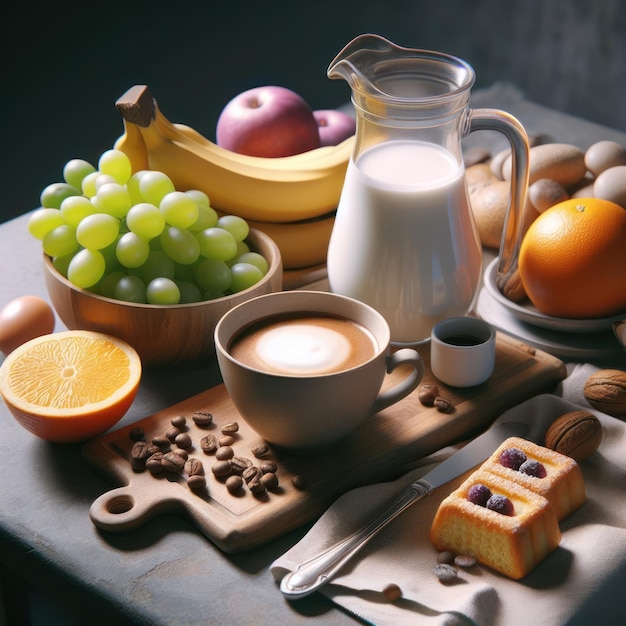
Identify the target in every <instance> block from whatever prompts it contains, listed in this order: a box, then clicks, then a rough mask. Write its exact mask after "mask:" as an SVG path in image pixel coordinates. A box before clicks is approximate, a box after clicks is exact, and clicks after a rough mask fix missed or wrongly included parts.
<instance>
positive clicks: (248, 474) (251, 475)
mask: <svg viewBox="0 0 626 626" xmlns="http://www.w3.org/2000/svg"><path fill="white" fill-rule="evenodd" d="M241 476H242V477H243V479H244V480H245V481H246V482H247V483H251V482H252V481H254V480H260V479H261V476H263V472H262V471H261V468H260V467H256V465H251V466H250V467H246V468H245V469H244V470H243V472H242V473H241Z"/></svg>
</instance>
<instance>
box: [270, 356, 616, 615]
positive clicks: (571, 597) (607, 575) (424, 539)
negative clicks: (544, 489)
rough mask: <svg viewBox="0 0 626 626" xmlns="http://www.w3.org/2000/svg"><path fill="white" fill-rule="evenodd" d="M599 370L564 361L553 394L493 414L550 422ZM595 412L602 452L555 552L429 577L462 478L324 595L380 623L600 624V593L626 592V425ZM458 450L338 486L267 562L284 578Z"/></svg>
mask: <svg viewBox="0 0 626 626" xmlns="http://www.w3.org/2000/svg"><path fill="white" fill-rule="evenodd" d="M596 369H597V368H595V367H593V366H591V365H587V364H583V365H580V364H579V365H572V366H568V370H569V371H568V376H567V378H566V379H565V380H564V381H562V382H561V383H560V384H559V386H558V388H557V389H556V390H555V392H554V393H553V394H542V395H540V396H536V397H534V398H532V399H530V400H528V401H526V402H524V403H522V404H520V405H518V406H516V407H514V408H512V409H510V410H509V411H507V412H506V413H504V414H503V415H502V416H500V417H499V418H498V420H496V421H497V422H499V421H503V420H512V419H514V421H530V422H533V423H535V424H537V423H541V424H543V426H544V427H547V425H548V424H549V423H551V422H552V421H553V420H554V419H555V418H556V417H558V416H559V415H561V414H563V413H565V412H566V411H569V410H577V409H580V408H585V409H587V410H591V409H590V407H589V405H588V404H587V402H586V400H585V399H584V397H583V395H582V388H583V383H584V381H585V380H586V378H587V377H588V376H589V375H590V374H591V373H593V372H594V371H596ZM592 412H593V413H594V414H595V415H597V417H598V418H599V419H600V421H601V423H602V426H603V440H602V443H601V445H600V448H599V449H598V451H597V452H596V453H594V454H593V455H592V456H591V457H589V458H588V459H587V460H585V461H583V462H581V464H580V465H581V469H582V472H583V476H584V479H585V486H586V491H587V501H586V503H585V504H584V505H583V506H582V508H580V509H578V510H577V511H575V512H574V513H572V514H571V515H569V516H568V517H567V518H565V519H564V520H562V521H561V523H560V527H561V532H562V540H561V544H560V545H559V547H558V548H557V550H556V551H555V552H553V553H552V554H550V555H549V556H548V557H547V558H546V559H545V560H544V561H543V562H542V563H540V564H539V565H538V566H537V567H536V568H535V569H534V570H533V571H532V572H531V573H530V574H528V575H527V576H526V577H525V578H524V579H522V580H521V581H513V580H510V579H508V578H506V577H505V576H501V575H499V574H497V573H496V572H494V571H492V570H489V569H488V568H486V567H483V566H480V565H479V566H477V567H475V568H472V569H471V570H459V580H458V582H456V583H454V584H442V583H441V582H439V580H438V579H437V578H436V576H435V575H434V573H433V568H434V566H435V565H436V552H435V550H434V548H433V547H432V545H431V544H430V541H429V539H428V532H429V529H430V524H431V522H432V519H433V517H434V515H435V512H436V510H437V507H438V506H439V503H440V502H441V500H442V499H443V498H444V497H445V496H446V495H448V493H450V491H452V490H453V489H454V488H456V486H457V485H458V484H460V482H461V479H458V480H457V481H453V482H451V483H448V484H447V485H444V486H442V487H440V488H439V489H437V490H435V491H433V492H432V493H431V494H430V495H428V496H427V497H425V498H423V499H422V500H420V501H418V502H417V503H416V504H414V505H413V506H412V507H410V508H409V509H408V510H407V511H405V512H404V513H403V514H402V515H400V516H399V517H398V518H397V519H396V520H394V521H393V522H392V523H391V524H390V525H389V526H387V527H386V528H385V529H384V530H383V531H382V532H381V533H380V534H379V535H377V536H376V537H374V538H373V539H372V540H371V541H370V542H369V543H368V544H367V545H366V546H365V547H364V548H363V549H362V551H361V552H360V553H359V554H357V555H356V556H355V557H353V559H352V560H351V561H350V562H349V563H348V564H347V565H346V566H344V568H343V569H342V570H341V572H340V573H339V575H337V577H336V578H334V579H333V581H332V582H330V583H328V584H327V585H325V586H324V587H322V588H321V590H320V593H323V594H324V595H325V596H327V597H328V598H330V599H331V600H332V601H333V602H335V603H336V604H338V605H340V606H342V607H343V608H344V609H346V610H347V611H349V612H350V613H352V614H353V615H355V616H357V617H359V618H360V619H362V620H364V621H365V622H368V623H372V624H377V625H380V626H386V625H392V624H393V625H397V624H402V625H410V624H428V625H430V624H433V625H435V624H436V625H446V626H449V625H466V624H479V625H480V626H491V625H493V626H497V625H502V626H514V625H516V624H524V625H525V626H526V625H529V624H533V625H534V624H546V625H557V624H565V623H567V622H568V621H570V620H573V621H574V622H576V619H578V618H575V616H576V615H581V616H584V615H585V612H586V611H591V610H593V611H594V615H593V618H592V620H593V623H596V624H602V623H603V622H602V619H601V615H600V614H598V613H597V612H596V610H597V609H596V608H595V607H596V606H597V605H598V604H599V605H600V606H601V607H602V606H603V605H602V594H603V593H610V592H611V590H612V589H621V590H622V594H623V592H624V591H625V590H626V585H625V583H624V580H626V578H625V575H626V497H625V495H626V423H624V422H623V421H621V420H618V419H616V418H612V417H609V416H607V415H605V414H603V413H600V412H598V411H592ZM455 449H456V448H454V447H449V448H446V449H444V450H441V451H439V452H437V453H436V454H434V455H431V456H430V457H427V458H426V459H424V460H423V464H421V465H420V466H418V467H416V468H415V469H412V470H411V471H410V472H409V473H407V474H406V475H404V476H403V477H402V478H400V479H398V480H396V481H394V482H388V483H381V484H375V485H369V486H365V487H361V488H358V489H354V490H352V491H350V492H348V493H346V494H344V495H343V496H342V497H340V498H339V499H338V500H337V501H336V502H335V503H333V505H332V506H331V507H330V508H329V509H328V510H327V511H326V512H325V513H324V514H323V515H322V517H321V518H320V519H319V520H318V522H317V523H316V524H315V525H314V526H313V527H312V528H311V529H310V531H309V532H308V533H307V534H306V535H305V536H304V537H303V538H302V539H301V540H300V541H299V542H298V543H297V544H296V545H295V546H293V547H292V548H291V549H290V550H289V551H288V552H286V553H285V554H284V555H283V556H281V557H279V558H278V559H276V561H274V563H273V564H272V565H271V568H270V570H271V572H272V574H273V576H274V578H275V580H276V581H280V579H281V578H282V577H283V576H284V575H285V574H286V573H287V572H289V571H293V570H294V569H295V568H296V567H297V566H298V564H299V563H301V562H302V561H304V560H306V559H308V558H310V557H312V556H314V555H316V554H318V553H319V552H320V551H321V550H323V549H325V548H327V547H329V546H330V545H332V544H334V543H335V542H336V541H338V540H340V539H342V538H343V537H345V536H346V535H348V534H349V533H350V532H351V531H353V530H356V529H357V528H359V527H360V526H362V525H363V524H364V523H366V522H368V521H370V520H371V519H372V517H373V516H374V515H375V514H376V512H377V511H379V510H380V509H381V507H382V506H384V505H385V504H386V503H387V502H390V501H391V500H392V499H393V498H394V496H395V495H396V494H397V493H398V492H400V491H401V490H402V488H403V487H404V486H405V485H407V484H409V483H410V482H412V481H414V480H416V479H417V478H419V477H421V476H423V475H424V474H425V473H426V472H428V471H429V470H430V469H432V467H434V466H435V465H436V464H437V463H438V462H440V461H442V460H443V459H445V458H447V457H448V456H449V455H450V454H452V453H453V452H454V451H455ZM390 583H395V584H397V585H398V586H399V587H400V589H401V590H402V597H401V598H400V599H399V600H396V601H395V602H390V601H389V600H387V599H386V598H385V596H384V594H383V589H384V588H385V587H386V586H387V585H388V584H390ZM295 602H297V601H295ZM614 603H615V598H614V597H613V602H612V604H613V605H614ZM623 604H624V605H626V601H624V603H623ZM589 607H594V608H593V609H591V608H589ZM580 619H584V618H580ZM576 623H581V624H583V623H585V621H580V622H576ZM587 623H592V622H588V621H587ZM604 623H609V622H604ZM611 623H614V622H611ZM622 623H626V622H622Z"/></svg>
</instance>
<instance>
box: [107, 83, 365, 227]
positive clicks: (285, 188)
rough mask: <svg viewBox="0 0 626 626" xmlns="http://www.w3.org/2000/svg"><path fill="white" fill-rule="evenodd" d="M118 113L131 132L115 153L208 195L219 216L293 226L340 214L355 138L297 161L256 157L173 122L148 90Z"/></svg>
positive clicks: (128, 98)
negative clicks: (120, 153) (234, 150)
mask: <svg viewBox="0 0 626 626" xmlns="http://www.w3.org/2000/svg"><path fill="white" fill-rule="evenodd" d="M116 107H117V109H118V111H119V112H120V113H121V115H122V117H123V119H124V134H123V135H122V136H121V137H120V138H119V139H118V140H117V141H116V143H115V147H116V148H118V149H120V150H123V151H124V152H125V153H126V154H127V155H128V157H129V158H130V160H131V162H132V164H133V170H134V171H137V170H141V169H154V170H160V171H162V172H164V173H166V174H167V175H168V176H169V177H170V178H171V179H172V182H173V183H174V185H175V186H176V188H177V189H182V190H184V189H199V190H201V191H204V192H205V193H206V194H207V195H208V196H209V198H210V199H211V206H213V207H214V208H215V209H216V210H217V211H221V212H224V213H230V214H233V215H239V216H240V217H243V218H245V219H248V220H255V221H261V222H274V223H276V222H280V223H286V222H298V221H302V220H309V219H312V218H319V217H321V216H326V215H328V214H329V213H330V212H332V211H334V210H335V209H336V208H337V204H338V203H339V196H340V194H341V189H342V187H343V182H344V177H345V174H346V168H347V166H348V161H349V159H350V155H351V154H352V149H353V145H354V137H351V138H349V139H346V140H345V141H344V142H342V143H341V144H339V145H338V146H327V147H322V148H317V149H315V150H310V151H308V152H304V153H302V154H297V155H294V156H289V157H278V158H273V159H270V158H262V157H252V156H247V155H242V154H236V153H234V152H231V151H229V150H225V149H224V148H221V147H220V146H218V145H217V144H215V143H213V142H212V141H210V140H208V139H207V138H206V137H204V136H203V135H202V134H200V133H198V132H197V131H196V130H194V129H193V128H190V127H189V126H186V125H184V124H177V123H172V122H170V121H169V120H168V119H167V118H166V117H165V116H164V115H163V113H161V111H160V109H159V107H158V105H157V103H156V101H155V100H154V99H153V98H152V96H151V94H150V91H149V89H148V87H147V86H145V85H136V86H134V87H132V88H131V89H129V90H128V91H127V92H126V93H125V94H124V95H123V96H121V97H120V98H119V99H118V100H117V102H116Z"/></svg>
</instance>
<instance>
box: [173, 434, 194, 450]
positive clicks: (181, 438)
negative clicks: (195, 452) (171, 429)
mask: <svg viewBox="0 0 626 626" xmlns="http://www.w3.org/2000/svg"><path fill="white" fill-rule="evenodd" d="M174 443H175V444H176V445H177V446H178V447H179V448H182V449H183V450H189V448H191V446H192V445H193V443H192V441H191V437H190V436H189V434H188V433H178V435H176V438H175V439H174Z"/></svg>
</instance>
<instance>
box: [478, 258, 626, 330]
mask: <svg viewBox="0 0 626 626" xmlns="http://www.w3.org/2000/svg"><path fill="white" fill-rule="evenodd" d="M498 263H499V259H498V258H496V259H494V260H493V261H491V263H490V264H489V265H488V266H487V269H486V271H485V289H486V290H487V292H488V293H489V294H490V295H491V297H492V298H493V299H494V300H495V301H496V302H497V303H498V304H500V305H501V306H502V307H504V308H505V309H506V310H507V311H509V313H511V314H512V315H514V316H515V317H516V318H517V319H518V320H520V321H521V322H525V323H527V324H531V325H533V326H538V327H539V328H545V329H548V330H554V331H558V332H565V333H597V332H603V331H607V330H610V329H611V328H612V326H613V325H614V324H615V323H617V322H620V321H622V320H624V319H626V311H623V312H622V313H619V314H617V315H613V316H610V317H598V318H594V319H570V318H565V317H553V316H551V315H546V314H545V313H541V311H539V310H538V309H537V308H536V307H534V306H533V305H532V304H530V302H526V303H524V304H518V303H516V302H513V301H512V300H509V299H508V298H507V297H505V296H504V294H503V293H502V292H501V291H500V289H498V286H497V283H496V274H497V268H498Z"/></svg>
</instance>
